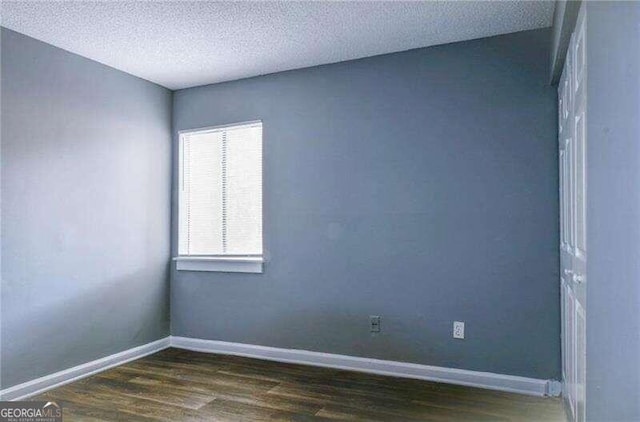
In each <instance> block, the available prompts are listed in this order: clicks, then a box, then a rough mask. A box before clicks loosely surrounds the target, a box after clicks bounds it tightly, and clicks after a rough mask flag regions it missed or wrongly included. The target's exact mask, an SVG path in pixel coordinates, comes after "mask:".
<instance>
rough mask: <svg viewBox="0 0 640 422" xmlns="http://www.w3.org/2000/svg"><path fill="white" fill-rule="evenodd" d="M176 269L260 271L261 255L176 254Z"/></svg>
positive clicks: (233, 271) (262, 260)
mask: <svg viewBox="0 0 640 422" xmlns="http://www.w3.org/2000/svg"><path fill="white" fill-rule="evenodd" d="M173 260H174V261H176V270H178V271H213V272H224V273H262V264H263V262H264V259H263V258H262V257H261V256H228V257H226V256H178V257H175V258H173Z"/></svg>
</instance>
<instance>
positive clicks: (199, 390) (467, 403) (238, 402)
mask: <svg viewBox="0 0 640 422" xmlns="http://www.w3.org/2000/svg"><path fill="white" fill-rule="evenodd" d="M32 400H53V401H56V402H58V403H60V404H62V405H63V409H64V419H63V420H64V421H65V422H70V421H90V422H98V421H132V422H136V421H263V420H280V421H307V420H309V421H311V420H367V421H545V422H547V421H564V416H563V411H562V405H561V402H560V400H559V399H557V398H540V397H531V396H525V395H518V394H509V393H502V392H497V391H489V390H482V389H477V388H469V387H461V386H455V385H448V384H439V383H434V382H427V381H418V380H410V379H403V378H392V377H384V376H378V375H369V374H362V373H357V372H350V371H342V370H335V369H327V368H316V367H310V366H302V365H291V364H283V363H276V362H269V361H261V360H256V359H248V358H242V357H234V356H223V355H213V354H205V353H196V352H189V351H185V350H178V349H167V350H164V351H162V352H159V353H156V354H154V355H151V356H148V357H145V358H142V359H139V360H136V361H133V362H130V363H128V364H125V365H122V366H119V367H117V368H113V369H110V370H108V371H105V372H102V373H100V374H97V375H94V376H92V377H89V378H85V379H83V380H80V381H76V382H74V383H71V384H67V385H64V386H62V387H59V388H56V389H54V390H50V391H48V392H46V393H43V394H41V395H39V396H37V397H33V398H32Z"/></svg>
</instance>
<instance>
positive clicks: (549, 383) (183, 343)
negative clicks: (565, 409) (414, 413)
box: [171, 336, 559, 396]
mask: <svg viewBox="0 0 640 422" xmlns="http://www.w3.org/2000/svg"><path fill="white" fill-rule="evenodd" d="M171 346H172V347H176V348H179V349H186V350H193V351H196V352H206V353H220V354H225V355H236V356H245V357H251V358H257V359H264V360H273V361H277V362H286V363H298V364H303V365H312V366H322V367H327V368H336V369H346V370H351V371H360V372H367V373H371V374H379V375H390V376H394V377H404V378H414V379H421V380H427V381H436V382H443V383H448V384H458V385H466V386H470V387H479V388H486V389H490V390H498V391H506V392H511V393H521V394H529V395H535V396H549V395H553V396H557V395H559V391H558V388H557V381H553V380H542V379H535V378H525V377H519V376H514V375H502V374H494V373H491V372H478V371H469V370H466V369H455V368H443V367H438V366H429V365H419V364H415V363H406V362H395V361H389V360H380V359H370V358H362V357H355V356H346V355H335V354H331V353H322V352H311V351H308V350H297V349H280V348H276V347H267V346H256V345H252V344H241V343H229V342H226V341H216V340H203V339H195V338H189V337H175V336H172V337H171Z"/></svg>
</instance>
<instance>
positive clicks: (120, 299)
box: [1, 267, 169, 388]
mask: <svg viewBox="0 0 640 422" xmlns="http://www.w3.org/2000/svg"><path fill="white" fill-rule="evenodd" d="M161 271H162V273H160V274H158V273H156V274H151V272H150V271H148V270H147V271H145V270H139V271H136V272H133V273H131V274H129V275H127V276H123V277H120V278H117V279H111V280H105V281H100V282H98V283H93V284H89V285H85V286H81V284H82V280H75V281H74V282H73V283H72V284H73V285H75V286H77V287H78V289H77V290H74V291H69V290H68V287H67V290H65V289H64V287H63V286H64V284H65V283H69V280H58V283H51V284H52V285H51V287H50V288H48V289H47V290H46V291H42V292H37V293H36V294H31V296H29V297H23V298H21V299H20V300H16V299H15V298H12V297H11V296H12V295H11V292H10V289H7V288H5V287H3V291H2V296H3V297H2V300H3V304H2V348H3V349H2V374H1V375H2V376H1V379H2V386H1V388H8V387H11V386H13V385H16V384H20V383H23V382H26V381H30V380H32V379H35V378H38V377H41V376H45V375H49V374H51V373H54V372H57V371H61V370H64V369H68V368H71V367H73V366H76V365H80V364H83V363H86V362H88V361H91V360H94V359H99V358H102V357H105V356H108V355H111V354H114V353H117V352H120V351H123V350H126V349H130V348H132V347H135V346H136V345H142V344H146V343H149V342H151V341H154V340H157V339H159V338H163V337H166V336H167V335H169V320H168V313H169V301H168V296H167V288H168V267H165V269H162V270H161ZM145 280H146V281H145ZM157 280H166V282H164V283H158V282H157ZM159 304H160V306H159ZM114 322H116V323H117V326H120V327H127V329H126V330H119V331H118V332H115V331H112V330H110V328H109V327H112V326H113V323H114Z"/></svg>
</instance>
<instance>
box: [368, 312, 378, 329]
mask: <svg viewBox="0 0 640 422" xmlns="http://www.w3.org/2000/svg"><path fill="white" fill-rule="evenodd" d="M369 331H370V332H372V333H379V332H380V317H379V316H378V315H369Z"/></svg>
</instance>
